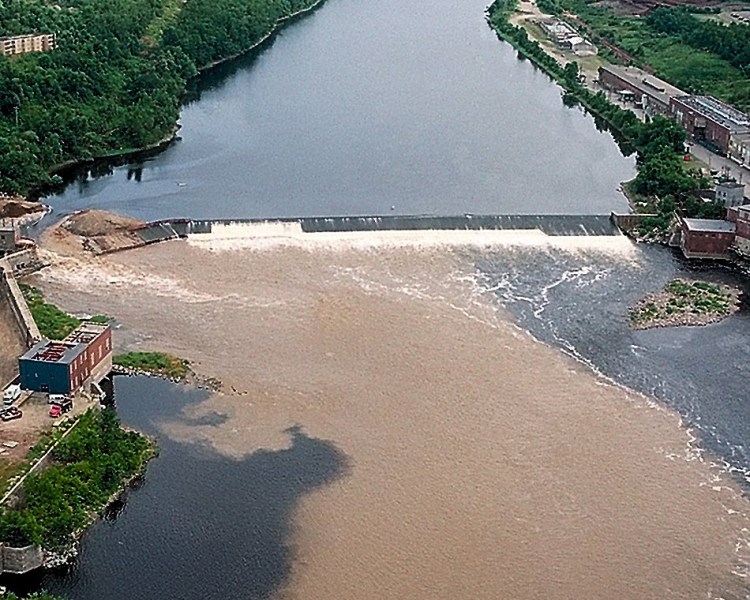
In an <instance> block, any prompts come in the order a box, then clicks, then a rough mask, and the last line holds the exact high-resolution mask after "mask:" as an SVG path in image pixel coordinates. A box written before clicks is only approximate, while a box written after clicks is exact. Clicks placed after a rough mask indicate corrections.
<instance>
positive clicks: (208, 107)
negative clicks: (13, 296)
mask: <svg viewBox="0 0 750 600" xmlns="http://www.w3.org/2000/svg"><path fill="white" fill-rule="evenodd" d="M486 3H487V2H486V0H470V1H468V2H459V1H457V0H437V1H435V2H431V3H429V4H425V3H421V2H416V1H415V0H410V1H408V2H404V1H403V0H401V1H399V0H373V1H368V2H356V1H355V0H328V1H327V2H326V3H325V5H323V7H322V8H320V9H319V10H317V11H316V12H315V13H314V14H312V15H308V16H306V17H304V18H302V19H301V20H298V21H296V22H295V23H294V24H292V25H291V26H289V27H287V28H286V29H284V30H282V32H281V33H280V34H279V35H278V36H276V38H275V39H274V40H273V43H272V44H270V45H267V46H266V47H264V49H263V50H262V51H261V52H259V53H253V54H252V55H250V56H248V57H246V58H244V59H240V60H238V61H233V62H232V63H230V64H228V65H225V66H223V67H219V68H218V69H216V70H215V71H213V72H211V73H209V74H207V75H206V76H204V77H202V78H201V79H200V80H198V81H197V82H196V89H195V90H194V92H193V94H191V95H190V96H189V101H188V102H187V104H186V106H185V107H184V109H183V111H182V115H181V118H180V123H181V125H182V129H181V131H180V140H179V141H178V142H176V143H175V144H173V145H172V146H171V147H170V148H169V149H167V150H166V151H165V152H162V153H160V154H159V155H157V156H156V157H154V158H152V159H151V160H148V161H145V162H143V163H141V164H133V165H129V166H124V167H120V168H117V169H114V170H112V171H109V172H110V173H111V174H104V176H98V177H97V176H92V175H91V174H86V173H84V174H81V178H80V179H79V181H77V182H76V183H74V184H73V185H71V186H69V187H68V188H67V190H66V191H65V192H64V193H63V194H61V195H60V196H56V197H52V198H49V199H48V200H47V201H48V202H49V203H50V204H51V205H52V206H53V207H54V208H55V210H56V211H57V212H58V214H64V213H67V212H71V211H74V210H79V209H83V208H88V207H97V208H103V209H109V210H113V211H116V212H121V213H128V214H131V215H133V216H136V217H138V218H142V219H145V220H151V219H157V218H169V217H176V216H185V217H192V218H242V217H245V218H248V217H274V216H307V215H311V216H328V215H367V214H392V213H393V214H438V215H455V214H464V213H467V212H470V213H475V214H504V213H505V214H513V213H526V214H528V213H533V214H543V213H551V214H562V213H568V214H609V212H610V210H615V209H619V210H624V209H625V202H624V200H623V197H622V195H621V194H620V193H619V192H618V191H617V188H618V186H619V184H620V182H621V181H624V180H626V179H629V178H631V177H632V175H633V173H634V161H633V159H632V157H631V158H623V157H622V156H621V155H620V153H619V151H618V149H617V147H616V145H615V144H614V143H613V142H612V138H611V136H610V135H609V134H608V133H602V132H599V131H597V130H596V127H595V125H594V122H593V120H592V119H591V118H590V117H588V116H586V115H584V114H583V113H582V112H581V111H580V110H579V109H576V108H573V109H571V108H566V107H565V106H563V104H562V102H561V98H560V90H559V88H558V87H557V86H555V85H553V84H552V83H551V82H550V81H549V79H548V78H547V77H546V76H545V75H543V74H542V73H540V72H539V71H537V70H536V69H535V68H533V67H532V66H531V65H530V64H529V63H528V62H522V61H519V60H518V58H517V57H516V53H515V52H514V50H513V49H512V48H511V47H510V46H508V45H507V44H504V43H502V42H500V41H498V40H497V38H496V37H495V35H494V33H493V32H492V31H491V30H490V29H489V27H488V26H487V24H486V23H485V21H484V9H485V6H486Z"/></svg>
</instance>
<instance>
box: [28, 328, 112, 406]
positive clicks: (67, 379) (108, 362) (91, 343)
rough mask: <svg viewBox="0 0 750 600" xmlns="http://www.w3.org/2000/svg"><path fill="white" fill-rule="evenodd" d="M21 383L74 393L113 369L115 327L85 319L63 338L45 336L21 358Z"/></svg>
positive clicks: (34, 387) (32, 386)
mask: <svg viewBox="0 0 750 600" xmlns="http://www.w3.org/2000/svg"><path fill="white" fill-rule="evenodd" d="M18 367H19V371H20V374H21V387H22V388H24V389H27V390H33V391H36V392H49V393H50V394H74V393H75V392H76V391H78V390H79V389H81V388H82V387H83V386H85V385H87V384H91V383H98V382H99V381H101V380H102V379H104V377H106V376H107V375H108V374H109V372H110V371H111V370H112V329H111V327H110V326H109V325H104V324H100V323H92V322H84V323H82V324H81V325H80V326H79V327H78V328H76V329H75V331H73V332H72V333H71V334H70V335H68V337H66V338H65V339H64V340H62V341H59V342H58V341H51V340H43V341H41V342H39V343H37V344H35V345H34V346H33V347H32V348H31V349H30V350H29V351H28V352H26V354H24V355H23V356H21V357H20V358H19V359H18Z"/></svg>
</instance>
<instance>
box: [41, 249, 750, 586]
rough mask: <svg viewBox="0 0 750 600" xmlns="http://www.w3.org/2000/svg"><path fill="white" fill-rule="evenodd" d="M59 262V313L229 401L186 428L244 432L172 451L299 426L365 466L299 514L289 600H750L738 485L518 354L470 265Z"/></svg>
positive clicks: (455, 253) (154, 254)
mask: <svg viewBox="0 0 750 600" xmlns="http://www.w3.org/2000/svg"><path fill="white" fill-rule="evenodd" d="M381 241H382V240H381ZM392 241H393V240H391V242H392ZM571 243H572V242H571ZM601 243H604V242H601ZM615 243H616V244H618V245H619V246H618V247H617V248H610V249H607V250H605V251H607V252H612V253H613V255H615V254H620V255H621V256H619V258H618V260H633V259H634V257H633V253H634V252H635V251H634V250H633V249H632V248H631V247H630V246H629V245H628V243H627V242H625V241H618V242H615ZM243 246H245V247H243ZM560 251H567V250H560ZM50 258H51V259H52V262H53V266H52V267H51V268H49V269H46V270H45V271H43V272H42V273H41V274H40V275H39V276H37V280H36V282H37V283H38V284H40V285H41V286H42V287H43V289H44V291H45V292H46V293H47V294H48V295H49V297H50V298H51V299H52V300H53V301H57V302H60V303H61V304H62V305H63V306H64V307H65V308H68V309H71V310H81V309H85V310H87V311H90V312H104V313H107V314H110V315H113V316H114V317H116V318H117V319H118V321H120V322H121V323H122V324H123V327H122V329H121V330H119V331H118V332H116V334H115V335H116V338H118V339H119V340H120V341H123V340H124V341H125V342H126V345H128V346H129V347H131V348H147V349H165V350H168V351H171V352H174V353H176V354H178V355H181V356H185V357H187V358H189V359H190V360H191V361H192V362H193V364H194V366H195V368H196V369H197V370H198V371H199V372H200V373H202V374H206V375H210V376H216V377H219V378H220V379H221V380H222V381H223V382H224V393H220V394H215V395H214V396H213V397H211V398H210V399H209V400H207V401H205V402H203V403H201V404H200V405H198V406H195V407H193V408H190V409H189V410H190V411H191V416H200V415H206V414H212V413H220V414H222V415H226V416H227V417H228V418H227V419H226V421H225V422H223V423H222V424H220V425H211V426H200V425H185V424H182V423H176V422H175V423H163V426H162V429H163V433H164V435H168V436H171V437H174V438H176V439H179V440H183V441H185V442H207V443H209V444H211V445H212V446H213V447H214V448H215V449H216V450H217V451H219V452H221V453H222V454H224V455H226V456H227V457H232V458H240V457H243V456H246V455H248V454H249V453H252V452H253V451H255V450H257V449H259V448H268V447H272V448H275V447H282V446H284V445H285V444H286V443H287V435H286V434H285V433H284V430H285V429H287V428H288V427H289V426H291V425H295V424H298V425H301V426H302V427H303V428H304V429H305V430H306V432H307V433H308V434H309V435H311V436H315V437H320V438H324V439H327V440H331V441H332V442H334V443H335V444H336V445H337V446H338V447H339V448H340V449H341V450H342V451H343V452H344V453H345V454H346V455H347V456H348V458H349V463H350V465H349V469H348V472H346V473H345V474H344V475H343V476H342V477H341V478H339V479H338V480H337V481H336V482H335V483H333V484H332V485H330V486H328V487H326V488H325V489H322V490H320V491H317V492H314V493H312V494H310V495H309V496H306V497H305V498H304V499H303V500H302V501H301V502H300V504H299V506H298V509H297V511H296V515H295V522H294V528H293V531H294V535H293V540H291V544H292V547H293V555H294V563H293V566H292V573H291V576H290V580H289V582H288V585H287V586H286V588H285V589H284V590H283V592H282V593H281V594H280V596H281V597H282V598H284V599H300V600H302V599H311V598H320V599H323V598H325V599H327V600H332V599H341V600H353V599H362V600H369V599H373V600H374V599H381V598H400V599H411V598H414V599H434V598H443V599H446V600H455V599H457V598H466V599H482V598H488V599H489V598H492V599H496V598H517V599H537V598H538V599H545V600H548V599H551V598H556V599H557V598H560V599H568V598H570V599H576V600H580V599H581V598H618V599H631V598H632V599H633V600H636V599H637V600H642V599H643V598H660V599H663V598H695V599H697V598H720V597H724V598H743V597H746V594H747V588H746V587H745V580H744V577H743V575H744V574H745V561H746V559H747V558H748V551H747V542H746V541H745V538H746V535H747V532H748V525H749V523H748V516H747V515H748V505H747V502H746V500H744V499H742V498H741V496H740V494H739V492H738V491H737V489H736V488H735V486H734V485H733V483H732V482H731V481H730V480H729V478H725V477H724V476H723V475H722V474H721V473H720V472H719V471H718V470H717V469H716V468H715V467H713V466H712V465H711V464H710V462H709V461H706V460H704V459H703V458H702V457H701V454H700V453H699V452H696V451H695V450H694V449H693V448H692V447H691V437H690V435H689V432H687V431H686V430H685V429H684V428H683V427H682V426H681V423H680V420H679V418H678V417H677V416H676V415H675V414H672V413H671V412H669V411H667V410H664V409H661V408H659V407H657V406H655V405H654V404H653V403H652V402H650V401H649V400H648V399H646V398H643V397H641V396H639V395H637V394H635V393H631V392H629V391H627V390H623V389H621V388H618V387H616V386H614V385H611V384H609V383H607V382H606V381H604V380H602V379H601V378H600V377H598V376H596V375H595V374H594V373H592V372H591V371H590V370H588V368H586V367H584V366H582V365H579V364H577V363H576V362H574V361H573V360H571V359H569V358H567V357H565V356H564V355H562V354H561V353H559V352H558V351H556V350H554V349H552V348H549V347H547V346H545V345H543V344H541V343H539V342H537V341H535V340H533V339H532V338H531V337H530V336H529V335H527V334H526V333H525V332H522V331H520V330H518V329H517V328H516V327H515V326H514V325H513V324H512V323H511V322H510V321H509V319H508V318H507V316H505V315H503V314H502V312H499V311H498V310H497V309H496V307H495V306H493V304H492V303H491V302H490V301H488V300H486V299H485V298H484V297H483V296H482V295H481V294H478V292H477V290H476V288H475V286H474V284H473V277H472V275H473V268H472V265H471V263H470V261H469V260H468V259H467V258H465V255H464V253H463V252H462V251H461V250H460V249H456V248H454V247H451V246H445V245H441V244H434V245H427V246H422V247H417V246H413V245H412V246H409V245H406V244H400V243H395V244H393V243H386V244H382V243H381V244H372V245H369V246H368V245H366V244H365V245H357V244H351V243H348V242H346V241H341V243H334V242H331V243H330V244H322V245H315V244H313V245H309V246H308V245H305V243H302V242H300V243H297V242H288V241H283V242H282V243H276V242H268V241H267V240H266V241H263V243H261V242H257V243H256V242H251V243H248V244H235V243H232V242H231V240H230V241H226V240H225V241H224V242H221V241H217V242H215V243H214V242H205V243H202V242H200V241H195V242H192V241H191V242H189V243H187V242H170V243H165V244H161V245H158V246H152V247H148V248H144V249H140V250H136V251H132V252H128V253H125V254H120V255H116V256H111V257H109V258H104V259H90V258H84V259H82V258H64V257H61V256H56V255H50Z"/></svg>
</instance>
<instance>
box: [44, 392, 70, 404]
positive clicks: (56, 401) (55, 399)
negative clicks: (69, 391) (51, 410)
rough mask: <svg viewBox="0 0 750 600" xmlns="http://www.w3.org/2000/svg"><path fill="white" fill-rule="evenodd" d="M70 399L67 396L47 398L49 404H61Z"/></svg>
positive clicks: (50, 395)
mask: <svg viewBox="0 0 750 600" xmlns="http://www.w3.org/2000/svg"><path fill="white" fill-rule="evenodd" d="M68 399H69V398H68V397H67V396H66V395H65V394H49V395H48V396H47V403H48V404H60V403H61V402H65V401H66V400H68Z"/></svg>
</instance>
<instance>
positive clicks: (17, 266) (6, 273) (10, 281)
mask: <svg viewBox="0 0 750 600" xmlns="http://www.w3.org/2000/svg"><path fill="white" fill-rule="evenodd" d="M36 260H37V259H36V252H35V251H33V250H23V251H22V252H17V253H16V254H11V255H10V256H6V257H5V258H4V259H2V260H0V293H2V294H4V295H6V296H7V298H8V301H9V303H10V307H11V309H12V311H13V316H14V317H15V319H16V323H17V324H18V327H19V329H20V331H21V335H22V338H23V340H24V342H25V344H26V347H27V348H31V346H33V345H34V343H35V342H36V341H37V340H40V339H41V338H42V335H41V333H39V328H38V327H37V325H36V322H35V321H34V317H32V316H31V311H30V310H29V306H28V304H26V300H25V299H24V297H23V293H22V292H21V288H20V287H19V286H18V282H17V281H16V278H15V276H14V273H15V272H16V271H20V270H22V269H25V268H26V267H27V266H29V265H31V264H35V263H36Z"/></svg>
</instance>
